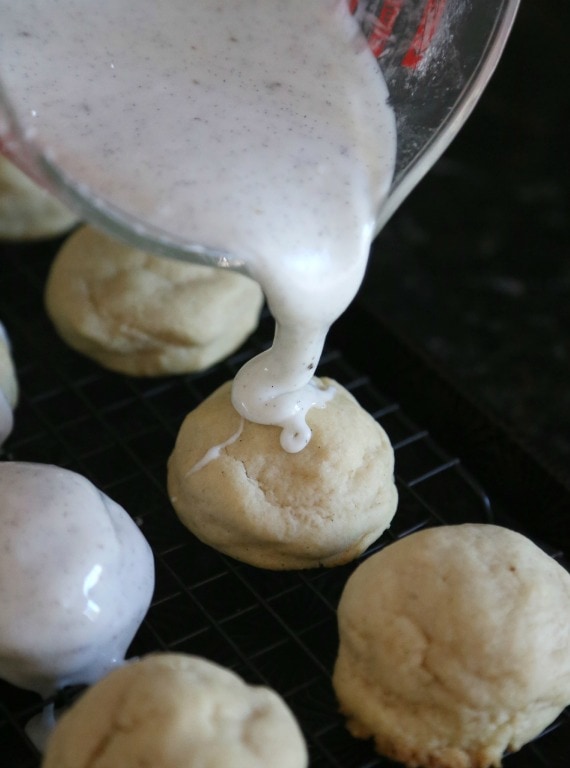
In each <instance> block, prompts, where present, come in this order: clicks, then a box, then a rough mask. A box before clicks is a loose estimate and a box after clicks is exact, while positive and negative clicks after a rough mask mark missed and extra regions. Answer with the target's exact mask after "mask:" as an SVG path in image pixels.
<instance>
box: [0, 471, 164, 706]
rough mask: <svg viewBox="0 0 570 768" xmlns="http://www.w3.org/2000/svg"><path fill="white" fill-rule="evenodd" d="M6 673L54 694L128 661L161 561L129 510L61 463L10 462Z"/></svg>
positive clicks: (3, 539) (2, 529)
mask: <svg viewBox="0 0 570 768" xmlns="http://www.w3.org/2000/svg"><path fill="white" fill-rule="evenodd" d="M0 551H1V556H0V677H1V678H3V679H4V680H7V681H8V682H10V683H12V684H13V685H17V686H20V687H22V688H27V689H30V690H34V691H36V692H38V693H39V694H40V695H42V696H44V697H47V696H49V695H51V694H53V693H54V692H55V691H56V690H57V689H59V688H61V687H63V686H65V685H72V684H81V683H93V682H95V681H96V680H98V679H99V678H100V677H102V676H103V675H104V674H105V673H106V672H107V671H109V670H110V669H112V668H113V667H114V666H116V665H117V664H121V663H122V662H123V661H124V658H125V654H126V652H127V649H128V646H129V645H130V643H131V640H132V639H133V637H134V635H135V632H136V631H137V629H138V627H139V625H140V623H141V621H142V619H143V617H144V615H145V613H146V611H147V609H148V606H149V604H150V600H151V597H152V592H153V589H154V563H153V557H152V552H151V549H150V547H149V545H148V543H147V542H146V539H145V538H144V536H143V535H142V533H141V532H140V530H139V529H138V527H137V526H136V524H135V523H134V522H133V520H132V519H131V518H130V517H129V515H128V514H127V513H126V512H125V510H124V509H123V508H122V507H120V506H119V505H118V504H116V503H115V502H114V501H112V500H111V499H110V498H109V497H107V496H106V495H105V494H103V493H102V492H101V491H99V490H98V489H97V488H96V487H95V486H94V485H93V484H92V483H90V482H89V481H88V480H87V479H86V478H84V477H82V476H81V475H78V474H76V473H74V472H71V471H69V470H66V469H62V468H60V467H55V466H52V465H48V464H34V463H24V462H0Z"/></svg>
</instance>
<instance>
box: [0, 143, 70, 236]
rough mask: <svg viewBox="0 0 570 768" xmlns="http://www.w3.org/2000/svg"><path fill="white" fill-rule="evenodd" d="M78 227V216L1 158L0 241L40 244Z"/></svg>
mask: <svg viewBox="0 0 570 768" xmlns="http://www.w3.org/2000/svg"><path fill="white" fill-rule="evenodd" d="M76 223H77V216H76V215H75V214H74V213H72V212H71V211H70V210H69V209H68V208H66V207H65V206H64V205H63V204H62V203H60V202H59V200H57V199H56V198H55V197H53V195H51V194H49V192H46V191H45V190H44V189H42V188H41V187H39V186H38V185H37V184H36V183H35V182H33V181H31V179H29V178H28V177H27V176H26V175H25V174H24V173H22V171H20V170H19V169H18V168H16V166H15V165H13V163H11V162H10V161H9V160H6V158H4V157H0V238H3V239H6V240H39V239H42V238H48V237H56V236H57V235H62V234H64V233H65V232H67V231H68V230H69V229H71V227H73V226H74V225H75V224H76Z"/></svg>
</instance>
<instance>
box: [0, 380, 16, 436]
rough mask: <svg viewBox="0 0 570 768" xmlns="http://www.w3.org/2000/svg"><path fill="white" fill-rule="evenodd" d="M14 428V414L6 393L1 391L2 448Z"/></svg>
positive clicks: (0, 423)
mask: <svg viewBox="0 0 570 768" xmlns="http://www.w3.org/2000/svg"><path fill="white" fill-rule="evenodd" d="M13 428H14V414H13V412H12V408H11V407H10V403H9V402H8V400H7V399H6V396H5V394H4V392H2V390H1V389H0V448H1V447H2V444H3V442H4V440H6V438H7V437H8V436H9V435H10V434H11V433H12V429H13Z"/></svg>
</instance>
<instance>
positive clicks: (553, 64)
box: [362, 0, 570, 486]
mask: <svg viewBox="0 0 570 768" xmlns="http://www.w3.org/2000/svg"><path fill="white" fill-rule="evenodd" d="M569 26H570V4H569V3H565V2H563V1H562V0H542V1H541V2H540V3H536V2H532V0H522V5H521V7H520V10H519V14H518V17H517V19H516V21H515V25H514V28H513V31H512V34H511V38H510V40H509V42H508V44H507V48H506V50H505V53H504V55H503V58H502V60H501V62H500V64H499V66H498V68H497V70H496V72H495V74H494V76H493V78H492V80H491V83H490V84H489V86H488V87H487V90H486V91H485V93H484V94H483V97H482V98H481V100H480V102H479V104H478V105H477V107H476V108H475V111H474V113H473V114H472V116H471V117H470V118H469V120H468V122H467V124H466V126H465V127H464V128H463V129H462V131H461V132H460V134H459V136H458V137H457V138H456V139H455V141H454V142H453V143H452V145H451V147H450V148H449V149H448V150H447V152H446V153H445V154H444V156H443V157H442V159H441V160H440V161H439V162H438V163H437V164H436V166H435V167H434V168H433V169H432V170H431V171H430V173H429V174H428V175H427V176H426V177H425V179H424V180H423V181H422V182H421V183H420V185H419V186H418V187H417V188H416V190H415V191H414V192H413V193H412V195H411V196H410V197H409V198H408V199H407V200H406V201H405V203H404V204H403V205H402V207H401V208H400V210H399V211H398V212H397V213H396V215H395V216H394V217H393V218H392V220H391V221H390V222H389V223H388V225H387V226H386V228H385V230H384V231H383V232H382V233H381V234H380V236H379V237H378V239H377V241H376V243H375V246H374V252H373V256H372V259H371V265H370V268H369V273H368V275H367V278H366V280H365V283H364V286H363V289H362V300H363V301H364V302H365V304H367V305H368V306H369V307H372V308H373V310H374V311H375V312H376V313H378V314H379V315H380V316H382V318H383V319H384V320H385V321H386V322H387V323H389V324H390V325H391V326H392V327H394V328H395V329H396V330H397V331H398V333H400V334H402V335H404V336H405V337H407V338H408V339H409V340H410V342H411V343H412V344H413V345H415V346H416V347H417V348H418V349H420V350H421V351H422V352H424V353H425V354H427V355H429V356H430V358H432V359H433V361H434V362H435V363H436V364H437V365H438V366H439V367H440V368H441V369H442V370H443V371H444V373H445V374H446V375H447V376H448V377H449V378H450V379H451V380H452V381H453V382H454V383H455V384H456V385H457V387H458V388H459V389H460V390H462V391H463V392H465V393H466V394H467V395H468V396H469V397H471V398H473V399H475V400H476V401H477V402H479V403H480V404H481V405H482V407H484V408H485V409H487V410H488V411H489V412H490V413H491V414H492V415H494V417H496V418H497V420H499V421H502V422H504V423H505V424H506V425H507V427H508V428H509V429H511V430H512V431H514V432H515V433H516V434H517V435H518V436H519V437H520V439H521V440H522V441H523V442H524V443H525V444H526V446H527V447H528V448H529V450H530V451H531V452H532V453H533V454H534V455H535V456H536V457H539V458H540V460H541V461H542V462H543V463H544V464H546V465H547V466H548V467H549V468H550V469H551V470H552V471H554V472H555V473H557V474H558V476H559V477H560V478H561V479H562V480H563V482H565V483H566V484H568V485H569V486H570V387H569V378H570V376H569V374H570V213H569V205H568V203H569V171H570V165H569V164H568V138H569V131H568V123H567V115H568V114H570V109H569V103H568V102H569V100H570V88H569V87H568V83H567V78H568V75H570V66H569V55H568V53H569V47H568V45H567V40H566V35H567V30H568V28H569Z"/></svg>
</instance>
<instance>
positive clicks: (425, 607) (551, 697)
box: [333, 524, 570, 768]
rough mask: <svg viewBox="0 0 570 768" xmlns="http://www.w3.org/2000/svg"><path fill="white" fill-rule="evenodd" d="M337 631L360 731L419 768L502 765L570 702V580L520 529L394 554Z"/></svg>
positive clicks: (351, 585)
mask: <svg viewBox="0 0 570 768" xmlns="http://www.w3.org/2000/svg"><path fill="white" fill-rule="evenodd" d="M338 623H339V632H340V646H339V653H338V658H337V661H336V665H335V669H334V676H333V684H334V688H335V691H336V694H337V697H338V701H339V703H340V708H341V711H342V712H343V713H344V714H345V715H346V717H347V718H348V727H349V729H350V731H351V732H352V733H353V735H354V736H357V737H359V738H369V737H372V738H373V739H374V740H375V743H376V746H377V749H378V751H379V752H381V753H383V754H386V755H387V756H389V757H391V758H392V759H395V760H398V761H400V762H402V763H404V764H406V765H408V766H413V767H414V768H416V767H417V766H425V767H426V768H489V766H500V765H501V756H502V754H503V752H504V751H505V750H508V751H516V750H518V749H520V747H521V746H522V745H523V744H525V743H526V742H528V741H529V740H531V739H532V738H534V737H535V736H537V735H538V734H539V733H540V732H541V731H542V730H543V729H544V728H545V727H546V726H547V725H548V724H549V723H551V722H552V721H553V720H554V719H555V718H556V717H557V715H558V714H559V713H560V712H561V711H562V710H563V709H564V707H565V706H567V705H568V704H570V574H568V572H567V571H566V570H565V569H564V568H562V566H560V565H559V564H558V563H557V562H556V561H555V560H553V559H552V558H550V557H549V556H548V555H546V554H545V553H544V552H543V551H542V550H541V549H539V548H538V547H537V546H536V545H535V544H534V543H532V542H531V541H529V540H528V539H527V538H525V537H524V536H522V535H520V534H518V533H515V532H513V531H510V530H508V529H505V528H501V527H498V526H494V525H475V524H468V525H458V526H444V527H441V528H433V529H428V530H424V531H421V532H418V533H414V534H412V535H410V536H408V537H407V538H404V539H401V540H399V541H398V542H396V543H395V544H392V545H390V546H388V547H387V548H385V549H383V550H381V551H380V552H378V553H377V554H374V555H372V556H371V557H370V558H369V559H368V560H365V561H364V562H363V563H362V564H361V565H360V566H359V567H358V568H357V569H356V571H355V572H354V573H353V574H352V576H351V577H350V578H349V580H348V582H347V584H346V587H345V589H344V592H343V594H342V597H341V600H340V604H339V608H338Z"/></svg>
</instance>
